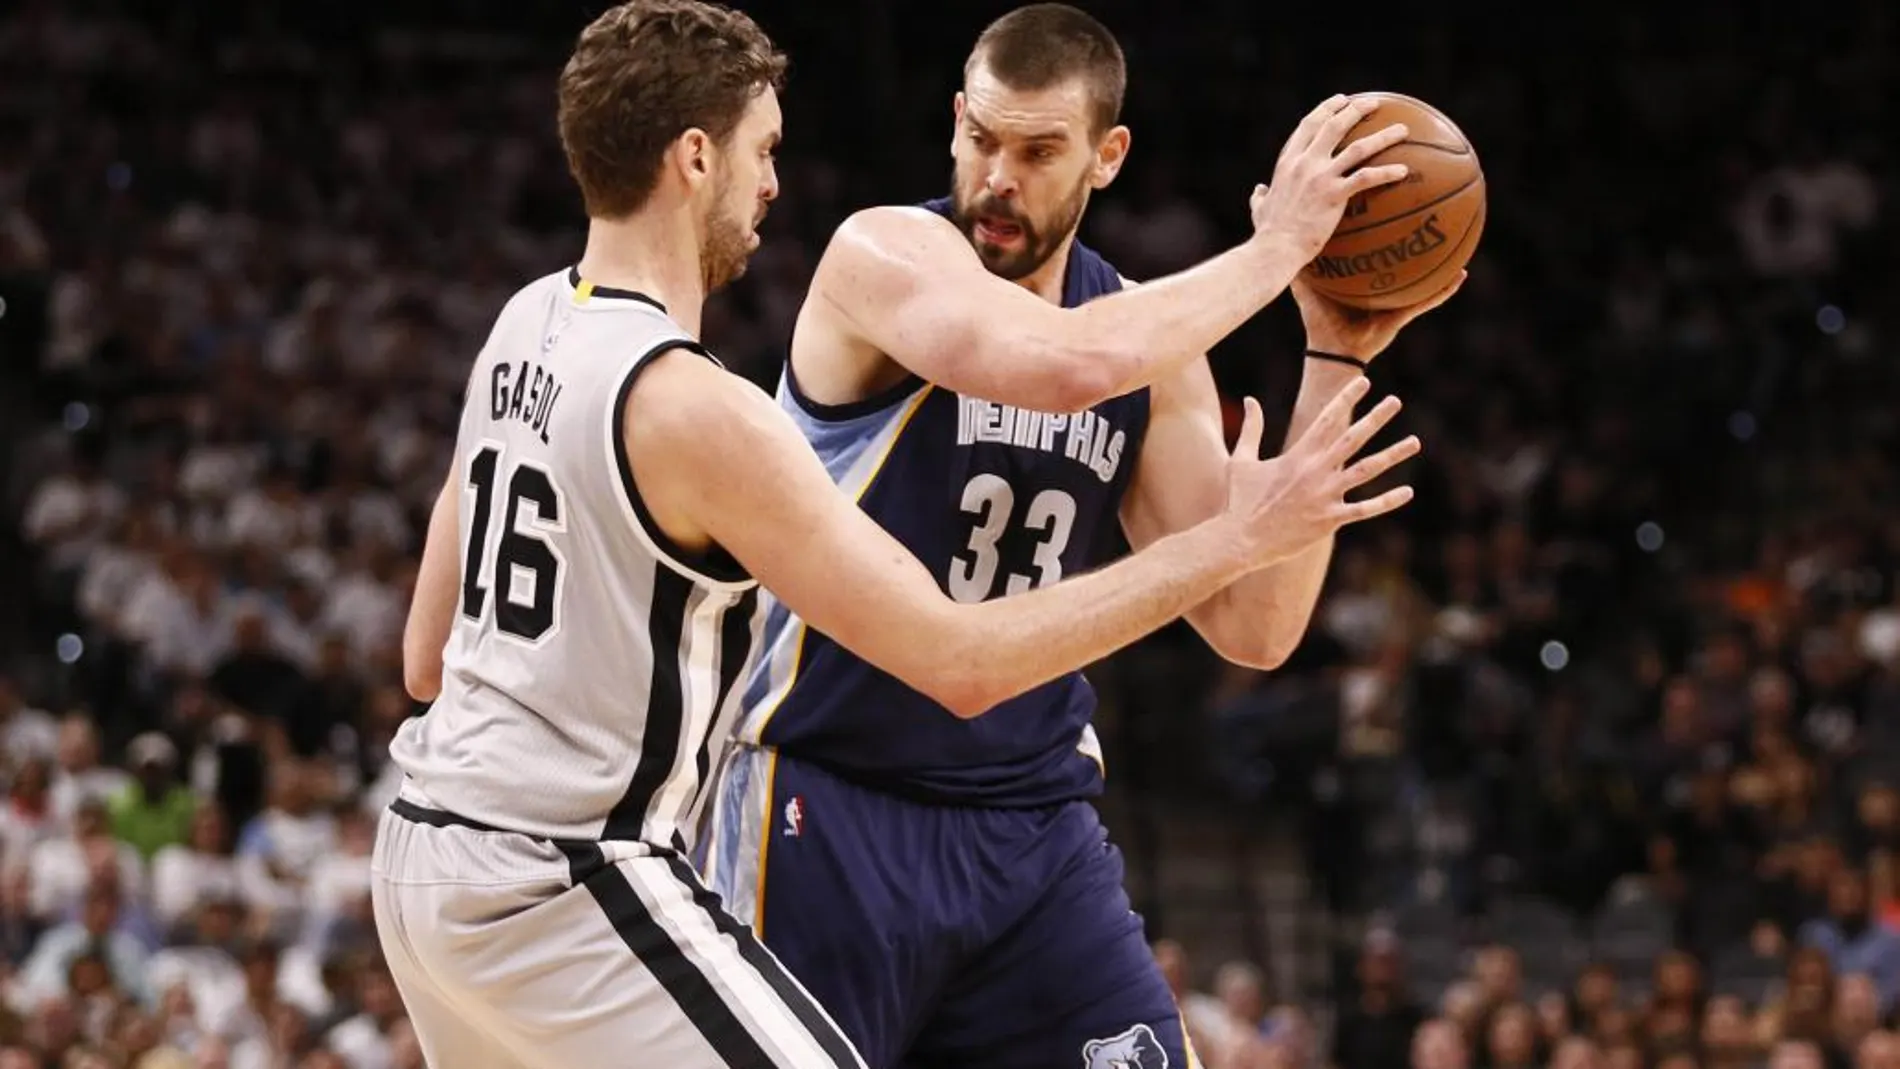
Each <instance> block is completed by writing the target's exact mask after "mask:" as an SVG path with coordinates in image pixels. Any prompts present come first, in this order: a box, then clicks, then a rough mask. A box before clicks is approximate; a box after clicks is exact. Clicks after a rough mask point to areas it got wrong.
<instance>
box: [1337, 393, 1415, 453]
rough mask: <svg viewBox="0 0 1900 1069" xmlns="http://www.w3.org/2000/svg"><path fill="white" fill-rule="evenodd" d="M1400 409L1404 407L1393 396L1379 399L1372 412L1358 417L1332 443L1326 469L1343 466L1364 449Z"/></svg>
mask: <svg viewBox="0 0 1900 1069" xmlns="http://www.w3.org/2000/svg"><path fill="white" fill-rule="evenodd" d="M1402 407H1404V406H1403V404H1402V403H1401V402H1400V401H1399V399H1398V398H1397V397H1395V396H1393V395H1390V394H1388V395H1386V396H1385V397H1381V398H1380V399H1379V403H1378V404H1376V405H1373V406H1372V411H1370V412H1367V413H1366V414H1365V415H1363V416H1360V417H1359V420H1358V422H1356V423H1354V424H1353V425H1352V426H1350V427H1348V428H1346V433H1344V434H1342V435H1340V436H1339V439H1338V441H1336V442H1334V443H1333V449H1332V453H1331V454H1330V455H1329V456H1328V457H1327V460H1328V464H1327V467H1330V468H1338V467H1340V466H1342V465H1344V464H1345V463H1346V461H1347V460H1348V459H1349V458H1351V457H1352V455H1353V454H1354V453H1357V452H1359V450H1361V449H1364V448H1365V446H1366V443H1367V442H1370V441H1372V436H1373V435H1375V434H1377V433H1379V432H1380V431H1381V430H1383V429H1385V425H1386V424H1388V423H1390V422H1392V417H1393V416H1396V415H1398V414H1399V409H1400V408H1402Z"/></svg>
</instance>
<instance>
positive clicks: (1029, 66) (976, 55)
mask: <svg viewBox="0 0 1900 1069" xmlns="http://www.w3.org/2000/svg"><path fill="white" fill-rule="evenodd" d="M979 61H981V62H982V64H983V65H984V67H986V68H987V69H988V70H989V72H990V73H991V74H993V75H995V76H996V79H997V81H1000V82H1002V83H1003V84H1004V85H1006V86H1008V87H1010V88H1011V89H1024V90H1036V89H1047V88H1048V87H1050V86H1052V85H1056V84H1058V83H1060V82H1064V81H1067V80H1068V79H1070V78H1081V79H1082V80H1083V81H1084V82H1085V83H1087V85H1088V88H1089V98H1090V100H1089V102H1090V105H1091V108H1092V111H1093V114H1092V115H1091V116H1090V120H1091V122H1092V124H1093V127H1094V128H1093V130H1091V131H1090V132H1091V133H1093V134H1096V135H1100V134H1102V133H1103V132H1104V131H1106V130H1107V129H1108V128H1109V127H1111V126H1114V125H1115V123H1116V122H1117V121H1118V120H1119V119H1120V118H1121V114H1122V94H1123V93H1124V92H1126V91H1127V89H1128V66H1127V64H1126V63H1125V62H1124V61H1123V59H1122V46H1121V44H1120V43H1119V42H1117V41H1116V40H1115V35H1114V34H1112V33H1110V32H1108V27H1106V26H1104V25H1102V24H1101V23H1100V22H1098V21H1096V20H1095V17H1094V16H1092V15H1090V14H1089V13H1088V12H1086V11H1082V10H1080V9H1078V8H1073V7H1070V6H1069V5H1067V4H1030V5H1029V6H1028V7H1019V8H1017V9H1016V10H1014V11H1012V12H1010V13H1009V14H1007V15H1004V16H1003V17H1002V18H1000V19H997V20H996V21H995V22H992V23H990V24H989V26H988V27H986V28H985V29H984V30H983V34H982V36H980V37H978V38H977V39H976V47H975V48H974V49H972V50H971V51H970V59H969V61H968V62H967V63H965V64H964V65H963V76H964V77H965V78H966V79H967V78H968V77H969V76H970V72H971V71H972V70H974V69H975V67H976V65H977V63H978V62H979Z"/></svg>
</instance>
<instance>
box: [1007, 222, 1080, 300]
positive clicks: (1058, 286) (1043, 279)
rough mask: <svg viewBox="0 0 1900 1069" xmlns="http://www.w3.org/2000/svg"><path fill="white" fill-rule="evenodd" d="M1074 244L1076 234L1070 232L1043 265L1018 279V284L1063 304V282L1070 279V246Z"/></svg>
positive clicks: (1042, 296)
mask: <svg viewBox="0 0 1900 1069" xmlns="http://www.w3.org/2000/svg"><path fill="white" fill-rule="evenodd" d="M1073 244H1075V235H1074V234H1070V235H1069V236H1068V237H1066V238H1064V239H1063V241H1062V244H1060V245H1058V246H1056V251H1055V252H1054V253H1053V254H1052V255H1050V257H1049V258H1048V259H1047V260H1045V261H1043V264H1042V266H1041V267H1038V268H1036V269H1035V270H1034V271H1031V272H1030V273H1028V274H1027V275H1024V276H1023V277H1021V278H1019V279H1017V280H1016V284H1017V285H1018V286H1021V287H1022V288H1024V289H1026V290H1028V291H1029V292H1031V293H1033V294H1035V295H1036V296H1038V297H1041V298H1042V299H1043V300H1045V301H1048V302H1049V303H1050V304H1061V303H1062V284H1063V283H1064V282H1065V281H1067V280H1068V268H1069V246H1070V245H1073Z"/></svg>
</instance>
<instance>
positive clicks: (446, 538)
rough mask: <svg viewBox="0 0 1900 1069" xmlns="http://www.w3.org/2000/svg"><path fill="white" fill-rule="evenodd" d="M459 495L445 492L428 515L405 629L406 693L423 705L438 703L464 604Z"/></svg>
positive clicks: (448, 489) (449, 488)
mask: <svg viewBox="0 0 1900 1069" xmlns="http://www.w3.org/2000/svg"><path fill="white" fill-rule="evenodd" d="M455 492H456V487H454V486H452V485H451V486H444V487H443V488H442V494H441V496H440V497H439V498H438V499H437V501H436V507H435V509H434V510H433V511H432V512H431V513H430V514H429V531H428V534H427V536H426V538H425V540H424V543H423V550H422V564H421V565H420V566H419V567H418V568H417V569H416V587H415V592H414V594H413V595H412V596H411V598H410V602H409V618H408V619H407V620H406V621H404V623H403V630H402V681H403V689H405V690H407V691H408V692H409V696H410V697H412V698H414V699H415V700H417V701H420V702H427V701H434V700H435V698H436V695H438V694H440V693H441V692H442V651H443V647H445V646H447V645H448V641H449V629H450V628H451V627H452V626H453V625H454V623H455V607H456V603H457V602H458V601H459V600H460V598H461V591H460V590H459V589H457V587H458V583H457V578H458V577H457V576H456V574H455V557H456V552H455V550H456V546H455V541H456V537H457V533H458V532H457V529H456V528H457V516H456V510H455Z"/></svg>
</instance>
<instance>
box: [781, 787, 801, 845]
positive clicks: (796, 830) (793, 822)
mask: <svg viewBox="0 0 1900 1069" xmlns="http://www.w3.org/2000/svg"><path fill="white" fill-rule="evenodd" d="M804 833H805V803H804V802H803V801H802V800H800V799H799V797H798V796H797V795H793V796H792V800H791V801H789V802H786V803H785V834H786V835H788V836H790V837H791V838H794V839H796V838H798V837H799V836H800V835H803V834H804Z"/></svg>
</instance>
